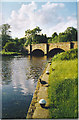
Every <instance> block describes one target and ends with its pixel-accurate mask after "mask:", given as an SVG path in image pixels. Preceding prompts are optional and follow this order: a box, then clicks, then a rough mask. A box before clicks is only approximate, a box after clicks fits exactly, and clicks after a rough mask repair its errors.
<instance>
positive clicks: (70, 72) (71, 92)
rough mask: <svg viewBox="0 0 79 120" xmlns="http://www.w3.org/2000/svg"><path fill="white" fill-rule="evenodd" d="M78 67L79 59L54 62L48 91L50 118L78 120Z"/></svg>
mask: <svg viewBox="0 0 79 120" xmlns="http://www.w3.org/2000/svg"><path fill="white" fill-rule="evenodd" d="M77 65H78V60H77V59H74V60H69V61H67V60H66V61H65V60H64V61H61V60H60V61H52V65H51V68H50V75H49V85H50V86H49V90H48V93H49V101H50V109H49V112H50V118H53V119H62V118H63V119H64V118H70V119H71V118H78V68H77ZM52 67H53V69H54V70H53V71H52Z"/></svg>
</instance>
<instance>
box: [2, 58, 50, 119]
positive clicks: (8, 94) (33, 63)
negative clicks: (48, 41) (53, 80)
mask: <svg viewBox="0 0 79 120" xmlns="http://www.w3.org/2000/svg"><path fill="white" fill-rule="evenodd" d="M47 61H48V59H47V57H46V56H43V57H33V56H32V57H30V56H26V57H24V56H13V57H10V56H9V57H6V56H4V57H3V58H2V117H3V118H8V119H11V118H13V119H15V118H18V119H25V118H26V115H27V111H28V108H29V105H30V103H31V100H32V97H33V93H34V91H35V88H36V84H37V80H38V77H39V76H40V75H41V73H42V72H43V70H44V68H45V65H46V63H47Z"/></svg>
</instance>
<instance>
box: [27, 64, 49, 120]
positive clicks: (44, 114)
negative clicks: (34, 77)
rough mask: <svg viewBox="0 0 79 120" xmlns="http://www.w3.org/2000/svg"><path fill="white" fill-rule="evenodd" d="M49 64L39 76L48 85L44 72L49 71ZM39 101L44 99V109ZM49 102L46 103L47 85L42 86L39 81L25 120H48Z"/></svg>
mask: <svg viewBox="0 0 79 120" xmlns="http://www.w3.org/2000/svg"><path fill="white" fill-rule="evenodd" d="M49 69H50V64H49V63H48V66H47V68H46V69H45V70H44V72H43V74H42V75H41V79H42V80H43V81H45V82H47V83H48V77H49V75H48V74H46V71H47V70H48V71H49ZM40 99H45V101H46V105H45V107H44V108H42V107H41V106H40V104H39V100H40ZM48 108H49V101H48V84H45V85H42V84H41V83H40V82H39V81H38V84H37V87H36V90H35V93H34V96H33V99H32V102H31V105H30V107H29V111H28V114H27V118H33V119H36V118H40V119H41V118H42V119H43V118H44V119H46V118H49V110H48Z"/></svg>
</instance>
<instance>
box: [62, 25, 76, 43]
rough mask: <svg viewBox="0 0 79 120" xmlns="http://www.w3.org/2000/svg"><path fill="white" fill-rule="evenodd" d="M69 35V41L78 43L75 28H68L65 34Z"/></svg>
mask: <svg viewBox="0 0 79 120" xmlns="http://www.w3.org/2000/svg"><path fill="white" fill-rule="evenodd" d="M64 33H66V34H67V35H68V40H69V41H77V30H76V29H75V28H73V27H68V28H67V29H66V30H65V32H64Z"/></svg>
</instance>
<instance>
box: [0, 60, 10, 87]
mask: <svg viewBox="0 0 79 120" xmlns="http://www.w3.org/2000/svg"><path fill="white" fill-rule="evenodd" d="M11 81H12V79H11V68H10V61H9V63H8V61H5V60H3V61H2V84H6V85H7V84H10V82H11Z"/></svg>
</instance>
